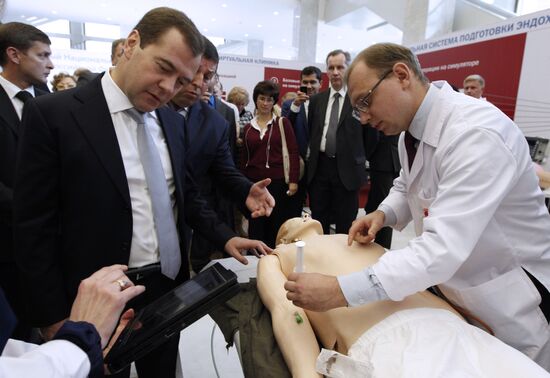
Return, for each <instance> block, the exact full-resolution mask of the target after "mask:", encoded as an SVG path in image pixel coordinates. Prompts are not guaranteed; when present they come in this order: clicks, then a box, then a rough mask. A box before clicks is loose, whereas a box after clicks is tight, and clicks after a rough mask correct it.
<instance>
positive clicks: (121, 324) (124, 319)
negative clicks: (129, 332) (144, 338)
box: [103, 308, 141, 375]
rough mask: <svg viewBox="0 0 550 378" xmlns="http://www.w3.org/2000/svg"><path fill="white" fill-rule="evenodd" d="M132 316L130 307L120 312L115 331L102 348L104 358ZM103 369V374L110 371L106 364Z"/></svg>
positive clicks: (107, 373) (132, 311) (132, 312)
mask: <svg viewBox="0 0 550 378" xmlns="http://www.w3.org/2000/svg"><path fill="white" fill-rule="evenodd" d="M134 316H135V314H134V310H133V309H131V308H130V309H128V310H126V311H125V312H124V314H122V316H121V317H120V321H119V322H118V325H117V327H116V329H115V332H114V333H113V337H111V340H110V341H109V345H107V346H106V347H105V349H103V357H104V358H105V356H106V355H107V354H109V352H110V351H111V348H112V347H113V345H115V343H116V341H117V340H118V337H119V336H120V334H121V333H122V331H124V328H126V326H127V325H128V323H130V322H131V321H132V320H133V319H134ZM138 328H141V327H138ZM134 329H136V328H134ZM103 369H104V373H105V375H109V374H111V372H110V371H109V369H108V368H107V365H103Z"/></svg>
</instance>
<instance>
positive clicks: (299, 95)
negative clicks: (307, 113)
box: [293, 91, 309, 107]
mask: <svg viewBox="0 0 550 378" xmlns="http://www.w3.org/2000/svg"><path fill="white" fill-rule="evenodd" d="M307 100H309V96H308V95H307V93H304V92H300V91H297V92H296V98H295V99H294V101H293V104H294V105H295V106H298V107H299V106H301V105H302V104H303V103H304V102H306V101H307Z"/></svg>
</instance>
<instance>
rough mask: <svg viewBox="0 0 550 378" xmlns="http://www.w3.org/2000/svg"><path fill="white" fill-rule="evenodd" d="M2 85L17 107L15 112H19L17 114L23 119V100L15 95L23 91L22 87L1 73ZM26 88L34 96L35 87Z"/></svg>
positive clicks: (0, 83)
mask: <svg viewBox="0 0 550 378" xmlns="http://www.w3.org/2000/svg"><path fill="white" fill-rule="evenodd" d="M0 85H1V86H2V88H4V91H6V94H7V95H8V97H9V98H10V100H11V103H12V104H13V107H14V108H15V112H16V113H17V116H18V117H19V119H21V116H22V114H23V101H21V100H20V99H18V98H17V97H15V95H16V94H17V93H19V92H21V91H22V89H21V88H19V87H18V86H17V85H15V84H13V83H12V82H11V81H9V80H7V79H6V78H5V77H4V76H2V75H0ZM24 90H25V91H27V92H29V93H30V94H32V97H34V87H33V86H32V85H31V86H30V87H28V88H25V89H24Z"/></svg>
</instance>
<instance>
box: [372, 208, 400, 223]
mask: <svg viewBox="0 0 550 378" xmlns="http://www.w3.org/2000/svg"><path fill="white" fill-rule="evenodd" d="M377 210H380V211H381V212H383V213H384V215H385V217H384V227H392V226H395V225H396V224H397V216H396V215H395V212H394V211H393V209H392V208H391V207H389V206H388V205H384V204H383V203H381V204H380V205H378V209H377Z"/></svg>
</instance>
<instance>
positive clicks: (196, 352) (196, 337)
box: [180, 214, 414, 378]
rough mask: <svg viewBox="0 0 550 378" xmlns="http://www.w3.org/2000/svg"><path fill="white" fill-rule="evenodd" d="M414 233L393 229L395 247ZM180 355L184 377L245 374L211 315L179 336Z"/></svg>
mask: <svg viewBox="0 0 550 378" xmlns="http://www.w3.org/2000/svg"><path fill="white" fill-rule="evenodd" d="M360 215H361V214H360ZM413 237H414V230H413V227H412V225H409V226H407V227H406V228H405V229H404V230H403V231H401V232H395V231H394V233H393V239H392V247H393V248H400V247H403V246H405V245H406V244H407V242H408V241H409V240H410V239H411V238H413ZM213 329H214V334H213V335H212V333H213ZM180 359H181V369H182V370H181V372H182V373H183V377H184V378H216V377H220V378H241V377H244V375H243V373H242V370H241V367H240V363H239V358H238V355H237V353H236V351H235V347H232V348H230V349H229V350H226V348H225V341H224V339H223V336H222V335H221V332H220V331H219V329H218V328H217V327H215V323H214V322H213V321H212V319H211V318H210V317H209V316H205V317H204V318H202V319H200V320H199V321H197V322H195V323H194V324H193V325H191V326H190V327H188V328H186V329H185V330H183V332H182V334H181V338H180ZM214 363H215V365H216V368H217V371H218V374H217V373H216V368H215V367H214ZM180 377H181V375H180Z"/></svg>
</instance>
